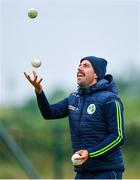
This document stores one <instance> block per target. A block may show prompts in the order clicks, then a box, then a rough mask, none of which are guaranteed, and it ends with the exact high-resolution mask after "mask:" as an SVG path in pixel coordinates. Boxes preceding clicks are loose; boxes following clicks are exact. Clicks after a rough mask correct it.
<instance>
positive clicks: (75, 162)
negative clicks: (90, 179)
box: [71, 154, 81, 164]
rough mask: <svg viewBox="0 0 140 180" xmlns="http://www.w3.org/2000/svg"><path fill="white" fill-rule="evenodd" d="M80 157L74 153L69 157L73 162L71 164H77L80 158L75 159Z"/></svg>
mask: <svg viewBox="0 0 140 180" xmlns="http://www.w3.org/2000/svg"><path fill="white" fill-rule="evenodd" d="M79 157H80V154H74V155H73V156H72V157H71V161H72V162H73V164H78V163H80V162H81V160H80V159H77V158H79Z"/></svg>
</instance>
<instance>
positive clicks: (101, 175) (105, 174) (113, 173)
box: [75, 170, 122, 179]
mask: <svg viewBox="0 0 140 180" xmlns="http://www.w3.org/2000/svg"><path fill="white" fill-rule="evenodd" d="M75 179H122V171H118V170H106V171H97V172H77V174H76V176H75Z"/></svg>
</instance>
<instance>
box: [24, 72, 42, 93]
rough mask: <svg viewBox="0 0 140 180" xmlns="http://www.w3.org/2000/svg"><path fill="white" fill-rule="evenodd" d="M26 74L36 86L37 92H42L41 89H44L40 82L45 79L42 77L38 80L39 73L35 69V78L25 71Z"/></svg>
mask: <svg viewBox="0 0 140 180" xmlns="http://www.w3.org/2000/svg"><path fill="white" fill-rule="evenodd" d="M24 75H25V77H26V78H27V79H28V81H29V82H30V83H31V84H32V85H33V86H34V88H35V91H36V92H37V93H41V91H42V86H41V84H40V83H41V81H42V80H43V79H42V78H40V79H39V80H38V76H37V74H36V72H35V71H33V79H31V76H30V75H28V74H27V73H26V72H24Z"/></svg>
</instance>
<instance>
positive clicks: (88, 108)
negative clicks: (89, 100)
mask: <svg viewBox="0 0 140 180" xmlns="http://www.w3.org/2000/svg"><path fill="white" fill-rule="evenodd" d="M95 110H96V106H95V104H90V105H89V106H88V107H87V113H88V114H93V113H94V112H95Z"/></svg>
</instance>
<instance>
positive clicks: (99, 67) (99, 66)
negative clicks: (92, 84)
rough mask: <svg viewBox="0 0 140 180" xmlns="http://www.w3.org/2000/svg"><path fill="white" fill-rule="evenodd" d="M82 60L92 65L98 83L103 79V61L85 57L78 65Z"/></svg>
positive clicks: (105, 62)
mask: <svg viewBox="0 0 140 180" xmlns="http://www.w3.org/2000/svg"><path fill="white" fill-rule="evenodd" d="M83 60H88V61H89V62H90V63H91V64H92V67H93V69H94V71H95V73H96V74H97V76H98V81H99V80H101V79H103V78H104V77H105V74H106V66H107V61H106V60H105V59H103V58H99V57H95V56H87V57H84V58H82V59H81V61H80V63H81V62H82V61H83Z"/></svg>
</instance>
